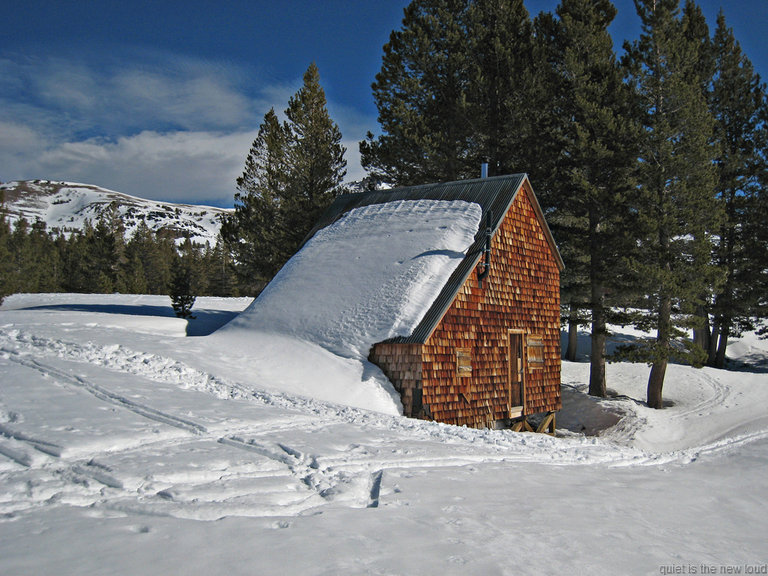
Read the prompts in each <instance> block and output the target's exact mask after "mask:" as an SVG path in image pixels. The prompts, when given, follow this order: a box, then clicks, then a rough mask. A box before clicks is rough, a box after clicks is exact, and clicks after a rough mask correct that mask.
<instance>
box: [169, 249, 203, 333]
mask: <svg viewBox="0 0 768 576" xmlns="http://www.w3.org/2000/svg"><path fill="white" fill-rule="evenodd" d="M200 288H201V276H200V253H199V250H198V248H197V247H196V246H195V245H193V244H192V242H191V241H190V240H189V238H186V239H185V240H184V241H183V242H182V244H181V246H179V250H178V253H177V254H176V255H175V257H174V259H173V263H172V265H171V282H170V284H169V286H168V292H169V296H170V297H171V306H172V307H173V311H174V313H175V314H176V316H178V317H179V318H184V319H186V318H190V319H192V320H194V319H195V317H194V316H193V315H192V307H193V306H194V305H195V300H196V299H197V294H198V293H199V292H200Z"/></svg>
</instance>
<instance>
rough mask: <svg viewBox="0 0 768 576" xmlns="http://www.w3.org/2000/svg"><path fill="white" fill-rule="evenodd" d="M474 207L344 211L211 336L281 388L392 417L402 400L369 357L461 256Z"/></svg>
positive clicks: (406, 324) (420, 307)
mask: <svg viewBox="0 0 768 576" xmlns="http://www.w3.org/2000/svg"><path fill="white" fill-rule="evenodd" d="M481 212H482V211H481V208H480V206H479V205H478V204H474V203H470V202H463V201H437V200H418V201H398V202H390V203H387V204H381V205H373V206H366V207H363V208H356V209H354V210H351V211H349V212H348V213H346V214H345V215H344V216H343V217H342V218H341V219H339V220H338V221H336V222H335V223H333V224H331V225H330V226H328V227H326V228H324V229H323V230H320V231H319V232H318V233H317V234H315V235H314V236H313V237H312V238H311V239H310V240H309V242H307V244H306V245H305V246H304V247H303V248H302V250H301V251H300V252H299V253H298V254H296V255H295V256H294V257H293V258H291V260H290V261H289V262H288V263H287V264H286V265H285V266H284V267H283V269H282V270H280V272H279V273H278V275H277V276H276V277H275V279H274V280H273V281H272V282H270V284H269V285H268V286H267V288H266V289H265V290H264V292H263V293H262V294H261V295H260V296H259V298H258V299H256V300H255V301H254V302H253V303H252V304H251V305H250V306H249V307H248V308H247V309H246V310H245V311H244V312H243V313H242V314H240V315H239V316H238V317H237V318H236V319H235V320H233V321H232V322H230V323H229V324H227V325H226V326H224V327H223V328H222V329H221V330H219V332H218V333H217V334H216V335H214V336H213V337H212V341H213V342H215V343H216V344H218V345H219V346H221V347H222V348H225V349H226V350H227V353H228V355H229V359H228V361H229V362H233V363H236V364H237V365H239V366H243V367H245V366H247V370H248V371H253V372H254V373H256V372H258V373H260V375H261V378H260V380H261V381H264V382H270V383H273V385H274V384H277V385H278V387H279V389H281V390H283V391H286V392H290V393H293V394H302V395H308V396H312V397H314V398H319V399H322V400H328V401H332V402H338V403H343V404H348V405H351V406H355V407H358V408H365V409H369V410H377V411H380V412H384V413H387V414H398V413H400V411H401V410H402V407H401V406H400V400H399V396H398V394H397V392H396V391H395V390H394V388H393V387H392V385H391V384H390V383H389V382H388V381H387V379H386V377H385V376H384V374H383V373H382V372H381V370H379V368H377V367H376V366H375V365H373V364H371V363H370V362H368V361H367V358H368V353H369V352H370V349H371V347H372V346H373V345H374V344H375V343H377V342H381V341H384V340H387V339H389V338H393V337H395V336H408V335H410V334H411V332H412V331H413V330H414V329H415V328H416V326H417V325H418V323H419V321H421V319H422V318H423V316H424V314H425V312H426V311H427V310H428V309H429V307H430V306H431V305H432V303H433V302H434V300H435V299H436V298H437V296H438V294H439V293H440V290H441V289H442V288H443V286H444V285H445V283H446V282H447V280H448V278H449V277H450V275H451V273H452V272H453V271H454V270H455V269H456V267H457V266H458V265H459V263H461V261H462V260H463V259H464V257H465V256H466V251H467V249H468V248H469V247H470V246H471V244H472V242H473V240H474V236H475V233H476V232H477V229H478V225H479V223H480V218H481ZM286 357H289V358H290V360H289V361H287V362H286V361H285V358H286ZM297 359H302V361H300V362H297V361H296V360H297Z"/></svg>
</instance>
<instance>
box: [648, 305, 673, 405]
mask: <svg viewBox="0 0 768 576" xmlns="http://www.w3.org/2000/svg"><path fill="white" fill-rule="evenodd" d="M658 322H659V323H658V332H657V334H656V347H655V350H654V354H653V366H652V367H651V374H650V376H649V377H648V392H647V402H648V406H650V407H651V408H656V409H657V410H658V409H661V408H662V407H663V399H662V395H661V390H662V388H663V387H664V376H665V375H666V373H667V364H668V362H669V344H670V342H669V341H670V338H671V335H672V298H670V297H669V296H666V295H664V294H662V295H661V296H660V297H659V321H658Z"/></svg>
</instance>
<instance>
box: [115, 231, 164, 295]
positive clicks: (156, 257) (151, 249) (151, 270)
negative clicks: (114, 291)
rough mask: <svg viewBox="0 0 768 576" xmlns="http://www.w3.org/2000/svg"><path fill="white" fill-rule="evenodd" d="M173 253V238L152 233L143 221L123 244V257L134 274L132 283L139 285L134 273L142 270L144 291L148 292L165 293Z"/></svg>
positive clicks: (139, 282)
mask: <svg viewBox="0 0 768 576" xmlns="http://www.w3.org/2000/svg"><path fill="white" fill-rule="evenodd" d="M175 255H176V246H175V244H174V242H173V239H172V238H169V237H167V236H163V235H160V234H155V233H153V232H152V230H150V229H149V226H147V224H146V222H143V221H142V222H140V223H139V225H138V226H137V227H136V230H135V231H134V233H133V236H132V237H131V239H130V240H129V241H128V242H127V244H126V246H125V259H126V261H127V262H128V263H130V264H129V265H130V268H131V270H132V271H133V272H132V273H133V274H134V280H133V283H134V285H141V281H140V280H139V279H138V278H136V277H135V275H137V274H139V272H138V270H139V269H141V270H143V274H144V285H145V291H146V292H147V293H148V294H166V293H167V290H168V285H169V283H170V281H171V266H172V263H173V259H174V257H175ZM139 264H140V266H139Z"/></svg>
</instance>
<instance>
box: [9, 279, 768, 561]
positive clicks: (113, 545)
mask: <svg viewBox="0 0 768 576" xmlns="http://www.w3.org/2000/svg"><path fill="white" fill-rule="evenodd" d="M249 304H250V300H247V299H216V298H200V299H198V302H197V304H196V306H195V312H196V315H197V318H196V319H195V320H192V321H190V323H189V324H187V322H186V321H183V320H179V319H177V318H175V317H174V316H173V312H172V310H171V306H170V300H169V299H168V298H166V297H160V296H127V295H122V296H121V295H74V294H63V295H14V296H11V297H9V298H7V299H6V301H5V303H4V304H3V306H2V307H0V574H3V575H4V576H7V575H16V574H24V575H27V574H163V575H166V574H205V575H214V574H249V575H250V574H328V575H330V574H436V573H441V574H464V575H465V574H510V575H511V574H671V573H678V574H704V573H710V574H715V573H717V574H721V573H742V574H748V573H753V574H755V573H756V574H760V573H762V574H765V573H766V572H768V546H766V544H765V542H766V535H768V483H767V482H766V480H765V476H766V474H765V472H766V469H767V468H768V410H767V409H766V406H768V373H767V372H766V371H765V366H766V360H768V342H766V341H760V340H758V339H756V338H754V337H753V336H752V335H747V336H745V338H743V339H742V340H740V341H736V342H734V344H733V346H732V347H731V349H730V351H731V356H732V357H733V358H734V359H735V360H745V361H746V360H749V361H750V362H752V363H753V365H754V364H758V365H760V366H761V368H760V369H762V370H763V371H762V372H760V371H748V370H745V369H742V370H740V371H719V370H712V369H702V370H695V369H692V368H687V367H682V366H671V367H670V368H669V371H668V374H667V379H666V383H665V387H664V393H665V394H664V396H665V400H666V402H667V404H668V407H667V408H666V409H664V410H661V411H654V410H650V409H648V408H647V407H646V406H645V405H644V404H643V402H642V399H643V398H644V393H645V385H646V381H647V376H648V368H647V367H646V366H644V365H631V364H623V363H620V364H611V365H609V367H608V379H609V388H610V389H611V390H612V398H610V399H607V400H603V401H597V400H595V399H592V398H590V397H588V396H587V395H586V394H585V383H586V381H587V375H588V365H586V364H585V363H564V364H563V396H564V408H563V411H562V413H561V414H560V415H559V417H558V427H559V434H558V437H556V438H552V437H549V436H545V435H535V434H519V433H514V432H509V431H490V430H472V429H467V428H458V427H453V426H446V425H442V424H436V423H430V422H424V421H418V420H411V419H407V418H404V417H402V416H400V415H398V414H396V413H393V412H392V411H387V410H383V411H373V410H365V409H362V408H360V407H357V408H356V407H354V405H355V404H356V402H355V401H353V400H351V399H349V398H346V397H344V396H340V394H341V392H343V391H344V390H347V391H348V390H349V387H347V388H344V387H339V388H338V389H334V390H332V391H326V393H325V394H323V390H322V389H321V387H316V388H314V389H313V387H312V385H311V382H312V380H313V374H314V373H315V371H318V372H319V371H322V369H323V367H324V366H325V365H326V364H327V361H328V358H327V355H328V351H327V350H326V349H325V348H322V347H319V346H315V345H313V344H312V343H311V342H305V341H301V342H300V343H297V341H296V339H295V338H293V339H292V338H291V335H290V334H281V335H279V336H278V335H275V337H274V339H270V338H267V337H265V336H264V335H262V337H260V338H258V339H256V340H254V341H253V342H252V344H249V346H251V348H250V350H246V348H245V347H244V346H243V345H241V346H239V347H238V346H233V344H232V339H231V338H224V337H220V336H218V335H217V336H214V337H211V336H209V334H211V333H212V332H213V331H214V330H215V329H216V328H218V327H220V326H222V325H224V324H225V323H226V322H228V321H229V320H231V319H232V318H234V317H235V315H236V314H237V313H238V312H239V311H241V310H243V309H245V308H246V307H247V306H248V305H249ZM226 332H228V331H225V332H224V334H226ZM218 334H222V333H218ZM281 339H282V340H281ZM286 350H290V354H288V353H286ZM247 352H249V354H248V356H249V357H248V358H246V357H245V356H246V353H247ZM347 359H348V360H350V362H352V360H353V359H352V358H347ZM289 365H290V366H289ZM281 366H282V367H284V368H285V371H286V372H287V373H289V374H290V378H288V377H286V378H284V379H283V378H282V377H281V370H280V369H281ZM366 370H367V368H365V366H363V368H362V371H363V372H365V371H366ZM302 374H303V375H304V376H303V377H304V378H306V380H307V382H308V384H307V386H306V387H305V388H303V389H302V392H303V393H304V394H307V395H299V394H298V393H297V390H296V389H295V383H296V379H297V378H299V376H300V375H302ZM363 376H364V374H361V373H360V364H359V363H358V364H356V365H355V366H352V365H350V367H349V370H348V371H347V372H344V371H343V370H340V371H339V377H340V378H348V379H350V382H352V380H353V379H354V378H357V379H359V381H361V382H362V381H363V380H364V377H363ZM340 391H341V392H340ZM344 393H346V392H344ZM711 569H714V571H710V570H711ZM729 569H730V570H731V572H727V570H729Z"/></svg>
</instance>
